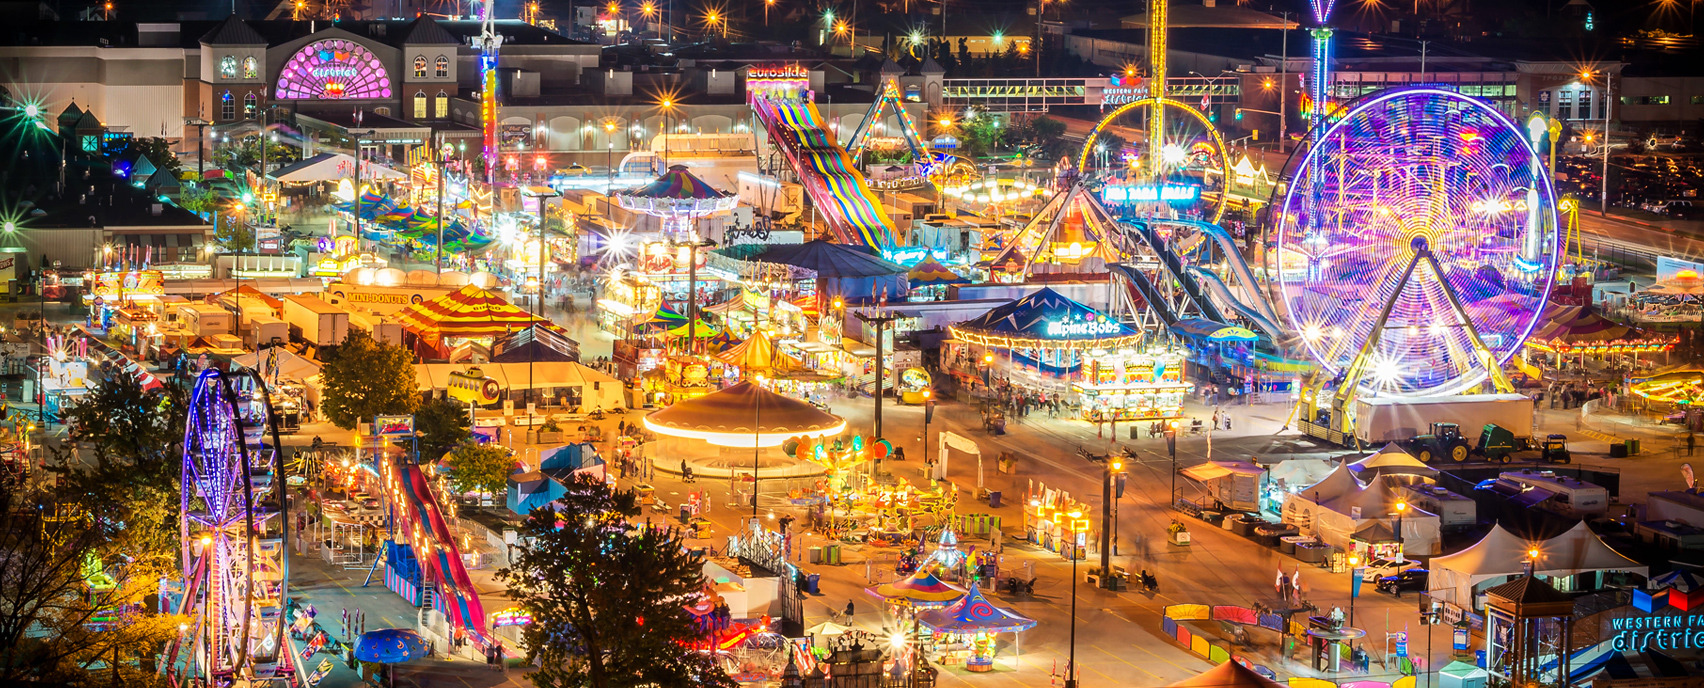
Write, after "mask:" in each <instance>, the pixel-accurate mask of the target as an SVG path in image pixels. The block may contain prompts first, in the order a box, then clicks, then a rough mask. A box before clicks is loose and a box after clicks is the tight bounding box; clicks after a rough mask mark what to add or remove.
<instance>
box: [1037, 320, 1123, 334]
mask: <svg viewBox="0 0 1704 688" xmlns="http://www.w3.org/2000/svg"><path fill="white" fill-rule="evenodd" d="M1044 331H1045V332H1047V336H1049V337H1099V336H1102V335H1111V334H1118V333H1120V332H1123V331H1124V326H1122V325H1119V324H1118V323H1116V322H1113V321H1111V320H1105V319H1101V318H1096V319H1094V320H1050V321H1048V322H1047V327H1046V328H1045V330H1044Z"/></svg>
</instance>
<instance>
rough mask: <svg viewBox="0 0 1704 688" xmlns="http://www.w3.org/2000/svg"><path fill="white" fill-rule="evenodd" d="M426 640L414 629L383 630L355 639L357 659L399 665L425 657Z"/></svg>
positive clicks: (364, 634)
mask: <svg viewBox="0 0 1704 688" xmlns="http://www.w3.org/2000/svg"><path fill="white" fill-rule="evenodd" d="M426 654H427V647H426V639H425V638H422V637H420V632H419V631H416V630H414V629H412V628H381V629H379V630H376V631H367V632H366V633H362V634H361V635H360V636H358V637H356V638H355V659H357V660H360V661H363V662H377V663H379V664H399V663H402V662H408V661H413V660H416V659H420V658H421V657H425V656H426Z"/></svg>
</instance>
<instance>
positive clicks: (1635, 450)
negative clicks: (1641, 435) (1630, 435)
mask: <svg viewBox="0 0 1704 688" xmlns="http://www.w3.org/2000/svg"><path fill="white" fill-rule="evenodd" d="M1627 455H1628V456H1638V455H1639V440H1638V439H1629V440H1627Z"/></svg>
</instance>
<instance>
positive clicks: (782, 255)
mask: <svg viewBox="0 0 1704 688" xmlns="http://www.w3.org/2000/svg"><path fill="white" fill-rule="evenodd" d="M749 246H754V247H755V248H748V247H746V246H730V247H728V248H724V249H718V250H717V253H721V254H722V255H726V256H730V257H733V258H738V259H740V260H750V261H760V262H764V263H774V264H777V265H790V266H793V267H796V268H803V269H805V270H810V271H811V272H814V273H816V277H817V281H818V287H817V294H818V295H819V296H822V297H827V298H834V297H839V298H842V299H844V300H846V301H849V302H862V301H872V300H876V299H879V298H883V297H886V298H888V299H898V298H901V297H904V296H905V294H906V290H907V289H908V288H909V286H910V285H909V283H908V282H907V281H906V277H905V275H906V270H905V268H904V267H902V266H900V265H897V264H894V263H890V262H888V261H885V260H882V259H881V258H877V257H875V256H873V255H870V254H869V253H866V252H864V251H862V250H859V249H857V248H853V247H851V246H846V245H844V244H831V243H828V242H827V241H824V240H822V239H816V240H812V241H807V242H805V243H802V244H772V245H749Z"/></svg>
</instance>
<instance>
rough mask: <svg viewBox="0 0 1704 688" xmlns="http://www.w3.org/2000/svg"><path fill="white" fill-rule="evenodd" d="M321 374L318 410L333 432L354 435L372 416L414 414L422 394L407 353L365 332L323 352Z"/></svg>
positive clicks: (355, 333) (355, 331)
mask: <svg viewBox="0 0 1704 688" xmlns="http://www.w3.org/2000/svg"><path fill="white" fill-rule="evenodd" d="M325 357H326V362H325V365H324V366H323V367H321V368H320V383H321V399H322V402H321V403H320V408H321V409H323V410H324V411H325V415H326V417H327V418H330V419H331V422H332V423H334V424H336V425H337V427H340V428H343V429H345V430H354V429H355V426H356V424H358V423H360V422H361V421H363V420H367V421H371V420H372V419H373V416H380V415H391V414H406V413H414V410H415V409H417V408H419V406H420V393H419V391H418V389H417V387H416V385H417V384H418V383H417V382H416V380H415V377H414V357H413V356H412V355H410V354H409V353H408V350H407V349H404V348H402V347H400V346H396V345H394V344H387V343H384V342H380V341H377V340H375V339H373V336H372V335H371V334H368V333H367V332H366V331H365V330H354V329H352V330H350V331H349V338H348V339H346V340H344V341H343V344H341V345H339V346H338V347H336V348H335V349H327V350H326V352H325Z"/></svg>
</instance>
